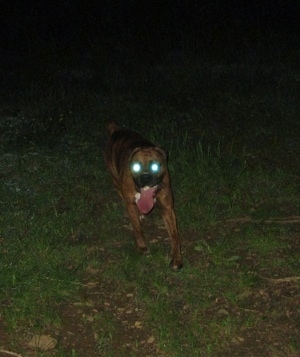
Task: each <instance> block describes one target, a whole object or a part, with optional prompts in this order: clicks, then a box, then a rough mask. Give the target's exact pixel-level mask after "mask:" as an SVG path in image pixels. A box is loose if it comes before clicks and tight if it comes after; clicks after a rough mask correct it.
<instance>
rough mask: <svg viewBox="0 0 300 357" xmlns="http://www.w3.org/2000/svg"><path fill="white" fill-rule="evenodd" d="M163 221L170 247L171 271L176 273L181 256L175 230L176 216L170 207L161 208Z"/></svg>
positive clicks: (177, 235) (180, 264)
mask: <svg viewBox="0 0 300 357" xmlns="http://www.w3.org/2000/svg"><path fill="white" fill-rule="evenodd" d="M163 220H164V222H165V226H166V228H167V231H168V234H169V238H170V240H171V246H172V252H171V256H172V260H171V263H170V265H171V267H172V269H173V270H175V271H177V270H179V269H180V268H181V267H182V256H181V251H180V239H179V234H178V230H177V223H176V216H175V212H174V209H173V208H172V207H170V206H167V207H163Z"/></svg>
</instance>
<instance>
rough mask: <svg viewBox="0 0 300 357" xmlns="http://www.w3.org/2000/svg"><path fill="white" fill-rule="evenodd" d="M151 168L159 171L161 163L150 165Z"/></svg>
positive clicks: (153, 170)
mask: <svg viewBox="0 0 300 357" xmlns="http://www.w3.org/2000/svg"><path fill="white" fill-rule="evenodd" d="M150 169H151V171H152V172H158V171H159V165H158V164H156V163H153V164H151V165H150Z"/></svg>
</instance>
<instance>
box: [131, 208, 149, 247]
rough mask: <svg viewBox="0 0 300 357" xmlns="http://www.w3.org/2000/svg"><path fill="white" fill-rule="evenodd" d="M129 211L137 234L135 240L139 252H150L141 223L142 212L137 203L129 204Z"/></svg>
mask: <svg viewBox="0 0 300 357" xmlns="http://www.w3.org/2000/svg"><path fill="white" fill-rule="evenodd" d="M127 211H128V214H129V218H130V220H131V224H132V228H133V232H134V235H135V242H136V245H137V248H138V251H139V253H142V254H148V253H149V249H148V248H147V246H146V243H145V238H144V235H143V231H142V227H141V223H140V214H139V210H138V208H137V206H136V203H129V204H127Z"/></svg>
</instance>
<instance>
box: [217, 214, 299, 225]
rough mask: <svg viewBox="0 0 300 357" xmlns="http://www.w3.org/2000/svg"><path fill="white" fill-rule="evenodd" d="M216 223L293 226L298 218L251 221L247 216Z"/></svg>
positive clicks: (297, 221)
mask: <svg viewBox="0 0 300 357" xmlns="http://www.w3.org/2000/svg"><path fill="white" fill-rule="evenodd" d="M217 223H267V224H272V223H277V224H294V223H300V216H290V217H285V218H271V219H265V220H264V219H252V218H251V217H249V216H246V217H237V218H230V219H226V220H224V221H218V222H217Z"/></svg>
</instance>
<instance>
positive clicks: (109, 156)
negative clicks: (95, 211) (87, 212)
mask: <svg viewBox="0 0 300 357" xmlns="http://www.w3.org/2000/svg"><path fill="white" fill-rule="evenodd" d="M107 129H108V132H109V135H110V138H109V142H108V145H107V147H106V150H105V155H104V158H105V163H106V166H107V168H108V171H109V172H110V175H111V177H112V180H113V183H114V186H115V187H116V189H117V190H118V192H119V194H120V196H121V197H122V199H123V201H124V202H125V205H126V208H127V211H128V214H129V218H130V220H131V223H132V227H133V231H134V235H135V242H136V245H137V249H138V251H139V252H140V253H142V254H148V253H149V250H148V248H147V245H146V243H145V238H144V235H143V230H142V228H141V222H140V219H141V217H143V216H145V215H148V214H149V213H150V212H151V211H152V210H153V208H154V207H155V206H159V207H160V208H161V210H162V216H163V220H164V223H165V226H166V228H167V231H168V234H169V238H170V241H171V247H172V251H171V257H172V260H171V263H170V266H171V268H172V269H173V270H174V271H178V270H180V269H181V267H182V255H181V248H180V239H179V234H178V229H177V222H176V215H175V212H174V204H173V193H172V189H171V183H170V176H169V171H168V168H167V153H166V151H165V150H164V149H162V148H160V147H158V146H156V145H154V144H152V143H151V142H150V141H148V140H146V139H144V138H143V137H142V136H141V135H140V134H138V133H136V132H135V131H131V130H125V129H119V128H118V126H117V125H116V124H115V123H114V122H111V123H109V124H108V125H107Z"/></svg>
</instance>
